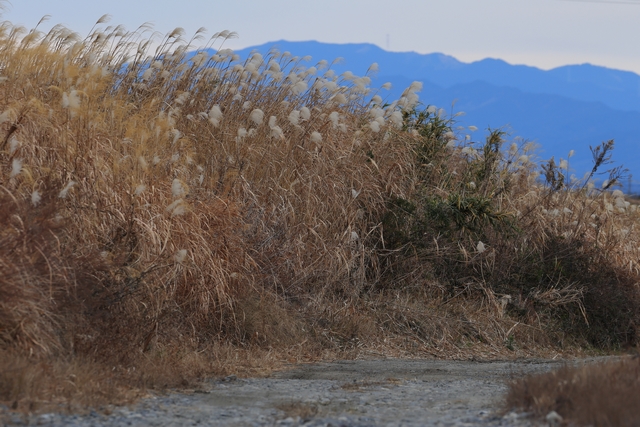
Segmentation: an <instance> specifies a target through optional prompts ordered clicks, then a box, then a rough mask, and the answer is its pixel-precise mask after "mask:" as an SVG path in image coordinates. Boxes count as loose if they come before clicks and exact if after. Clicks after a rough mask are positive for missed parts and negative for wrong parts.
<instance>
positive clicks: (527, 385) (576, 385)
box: [504, 356, 640, 426]
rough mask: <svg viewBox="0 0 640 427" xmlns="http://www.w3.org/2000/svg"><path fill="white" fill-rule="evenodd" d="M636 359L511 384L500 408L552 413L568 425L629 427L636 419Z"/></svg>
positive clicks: (639, 373) (639, 381)
mask: <svg viewBox="0 0 640 427" xmlns="http://www.w3.org/2000/svg"><path fill="white" fill-rule="evenodd" d="M639 361H640V359H639V358H638V357H637V356H636V357H634V358H624V359H622V360H614V361H608V362H600V363H585V364H584V365H583V366H564V367H562V368H560V369H558V370H556V371H553V372H550V373H546V374H540V375H532V376H527V377H524V378H520V379H516V380H513V381H511V383H510V387H509V392H508V394H507V398H506V401H505V404H504V408H505V409H506V410H512V409H516V408H517V409H520V410H524V411H527V412H530V413H532V414H533V415H534V416H536V417H539V418H544V417H545V416H546V415H547V414H548V413H550V412H551V411H556V412H557V413H558V414H559V415H560V416H562V417H563V419H564V422H565V423H567V424H569V425H585V426H586V425H597V426H633V425H637V422H638V418H639V417H640V412H639V411H640V409H638V408H640V393H638V391H639V390H638V389H639V387H640V363H639Z"/></svg>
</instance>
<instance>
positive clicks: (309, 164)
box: [0, 19, 640, 401]
mask: <svg viewBox="0 0 640 427" xmlns="http://www.w3.org/2000/svg"><path fill="white" fill-rule="evenodd" d="M103 23H104V20H103V19H101V20H100V21H98V25H101V24H103ZM145 31H147V29H145V28H141V29H140V30H138V31H136V32H126V31H124V30H123V29H122V28H121V27H106V28H101V27H99V28H97V29H95V30H93V31H92V32H91V33H90V34H89V36H87V37H86V38H81V37H79V36H78V35H77V34H75V33H73V32H71V31H69V30H68V29H66V28H64V27H61V26H56V27H54V28H53V29H52V30H51V31H50V32H48V33H46V34H42V33H40V32H38V31H37V30H32V31H30V32H26V31H24V30H23V29H21V28H18V27H14V26H13V25H11V24H10V23H7V22H5V23H3V24H2V25H1V26H0V64H1V71H0V176H1V178H0V179H1V187H0V352H1V353H0V355H1V356H2V357H6V358H11V360H14V361H17V362H15V363H17V364H18V365H20V363H22V362H21V361H23V360H34V361H38V363H41V362H42V361H51V360H54V361H55V360H67V361H68V360H76V359H77V360H83V361H89V362H88V363H94V364H96V366H98V365H101V364H104V365H105V366H110V367H113V369H112V370H111V371H112V372H121V373H123V374H122V376H123V378H126V379H127V381H132V380H131V378H138V379H139V380H140V381H142V383H143V384H148V383H149V381H150V380H149V379H148V378H147V377H145V375H147V374H145V372H147V373H148V372H151V371H153V369H154V368H153V366H156V369H157V366H158V365H159V364H162V363H165V364H168V365H171V366H174V367H177V368H180V369H185V370H188V369H187V366H194V365H197V366H199V367H198V369H195V370H194V371H193V372H194V373H193V375H195V376H197V375H203V374H204V373H207V372H208V373H211V372H212V370H215V369H220V370H225V369H227V370H228V369H234V368H232V367H230V365H229V363H231V362H229V360H235V359H234V357H236V358H237V354H238V351H241V350H242V351H246V352H248V353H251V352H253V353H256V354H257V353H259V351H262V352H263V353H260V354H263V355H264V354H266V355H268V356H264V357H276V358H278V357H280V358H283V357H294V358H295V359H300V358H318V357H323V355H327V354H333V355H335V354H341V355H343V356H344V355H353V354H356V353H358V352H365V353H366V352H371V354H380V353H387V354H392V353H393V354H407V353H410V354H432V355H437V356H442V357H465V355H469V354H473V353H474V352H475V353H478V352H480V353H482V354H484V355H485V356H486V357H492V356H496V355H505V354H510V353H513V354H524V353H526V354H532V353H535V352H540V351H543V350H542V349H554V350H557V351H562V350H563V349H568V348H576V347H580V346H592V347H595V348H599V349H615V348H619V347H621V346H628V345H634V344H635V343H636V341H637V338H638V333H637V330H636V324H637V322H638V307H639V305H638V259H639V257H638V255H639V254H638V251H639V246H640V241H639V238H638V236H639V234H638V230H637V227H636V224H637V221H638V215H639V213H638V210H637V209H636V205H635V204H634V203H632V202H630V201H629V200H627V197H625V196H624V195H623V194H622V193H621V192H620V191H618V190H616V191H611V190H612V189H613V187H611V188H609V186H613V185H614V184H615V182H616V180H617V179H619V178H620V175H621V173H622V172H623V171H621V170H620V169H614V170H611V171H610V174H611V176H610V177H609V180H608V182H607V185H605V187H606V188H604V189H597V188H595V187H594V186H593V183H592V178H593V175H594V174H595V173H597V172H598V171H599V170H601V169H602V168H603V166H605V165H606V163H607V161H608V160H609V156H610V153H611V150H612V149H613V143H612V142H607V143H604V144H602V145H600V146H598V147H596V148H594V149H593V153H594V161H595V163H594V171H593V173H592V175H591V176H589V177H586V178H585V179H584V180H576V179H572V178H571V177H569V171H570V169H569V165H568V163H567V161H561V162H560V164H559V165H556V164H555V163H554V162H553V160H551V161H550V162H548V163H546V164H544V167H543V168H542V169H541V168H540V166H539V165H538V163H537V162H536V160H535V158H534V157H533V156H534V155H535V150H534V147H533V144H531V143H529V142H525V141H521V142H518V141H515V142H509V141H508V140H507V135H505V134H504V132H502V131H501V130H489V131H488V135H487V136H486V139H485V140H484V141H483V142H474V141H473V140H472V139H471V138H470V137H469V138H467V137H466V136H465V134H469V135H470V134H472V133H474V132H472V131H473V129H461V128H458V127H456V123H455V117H449V116H447V115H446V113H445V112H444V111H443V110H437V109H435V108H434V107H423V106H422V105H421V104H419V103H418V96H417V94H416V93H417V92H418V91H419V90H420V84H418V83H414V84H413V85H411V87H409V88H407V90H406V91H405V92H404V94H403V96H402V98H401V99H399V100H396V101H389V100H386V99H384V87H383V88H381V89H379V90H374V89H371V88H370V87H369V84H370V76H371V75H372V74H373V73H375V72H376V71H377V66H376V65H375V64H374V65H372V67H371V68H370V70H369V71H368V75H367V76H364V77H358V76H354V75H353V74H351V73H345V74H342V75H336V74H335V73H333V72H332V70H331V63H328V62H327V61H324V60H323V61H319V62H317V63H315V65H311V66H310V63H309V60H310V58H299V57H292V56H291V55H290V54H288V53H287V52H284V53H281V52H277V51H276V50H274V51H272V52H270V53H269V54H268V55H266V56H263V55H261V54H259V53H257V52H256V53H253V54H252V55H251V56H250V57H249V58H239V57H238V56H237V55H235V54H234V53H233V52H232V51H230V50H228V49H224V48H222V47H221V45H222V44H223V42H224V40H226V39H227V38H228V37H230V36H232V35H233V34H232V33H229V32H227V31H224V32H222V33H219V34H216V35H214V36H213V37H212V38H211V40H210V41H209V43H208V44H206V46H205V48H202V49H196V48H195V43H200V41H201V39H202V34H201V33H199V34H197V35H196V36H195V37H194V38H192V39H191V40H190V41H188V42H185V41H184V40H183V32H182V31H181V30H180V29H177V30H175V31H174V32H172V33H171V34H169V35H167V36H166V37H165V38H164V39H162V40H161V41H160V42H159V43H156V44H153V42H152V40H151V39H147V38H145V34H146V33H145ZM214 46H217V48H213V47H214ZM541 170H542V172H543V177H542V179H541V174H540V172H541ZM572 346H573V347H572ZM230 348H231V349H232V350H229V349H230ZM233 349H235V350H233ZM545 351H546V350H545ZM234 352H235V353H234ZM354 352H355V353H354ZM518 352H520V353H518ZM522 352H524V353H522ZM527 352H528V353H527ZM223 353H224V354H226V355H227V356H228V355H229V354H231V356H229V358H225V357H227V356H225V357H222V356H221V355H222V354H223ZM248 353H245V354H248ZM233 354H235V356H233ZM274 354H275V355H280V356H273V355H274ZM287 355H288V356H287ZM291 355H293V356H291ZM203 359H204V360H208V361H211V360H217V361H218V364H217V365H216V368H215V369H214V368H213V367H212V365H211V364H207V363H208V362H207V363H204V362H203ZM7 360H8V359H7ZM15 363H13V364H9V363H7V364H4V366H3V367H2V369H3V370H4V371H3V373H2V375H3V378H5V379H6V378H11V376H12V375H14V374H15V372H27V371H28V369H29V368H28V367H27V368H25V369H26V371H25V370H24V369H23V370H15V369H13V370H12V369H11V368H9V367H10V366H14V365H15ZM34 363H35V362H34ZM42 363H44V362H42ZM83 363H84V362H83ZM235 363H240V362H237V361H236V362H235ZM265 363H266V362H265ZM27 365H28V364H27ZM28 366H30V365H28ZM116 367H117V369H116ZM136 368H137V369H138V370H137V371H136V372H137V373H136V374H135V375H134V374H132V372H133V371H132V370H135V369H136ZM52 371H55V370H52ZM21 375H22V374H21ZM25 375H26V374H25ZM52 375H53V374H52ZM159 375H162V374H159ZM54 376H55V375H54ZM177 377H179V378H181V376H180V375H178V376H177ZM25 378H26V377H25ZM23 379H24V378H23ZM21 381H22V380H21ZM29 381H30V380H29ZM29 381H27V380H26V379H24V381H23V382H26V383H28V382H29ZM4 382H5V384H9V381H8V380H7V381H4ZM151 382H153V381H151ZM160 383H162V384H164V383H163V382H162V381H160ZM11 384H17V385H14V386H11V387H8V388H6V389H4V390H0V392H2V395H1V397H0V399H3V400H16V401H17V400H19V399H20V398H22V397H21V396H24V394H25V393H26V391H25V390H27V389H28V387H27V386H25V385H24V384H23V385H20V384H22V383H21V382H20V381H18V382H17V383H16V382H14V383H11ZM154 384H155V383H154Z"/></svg>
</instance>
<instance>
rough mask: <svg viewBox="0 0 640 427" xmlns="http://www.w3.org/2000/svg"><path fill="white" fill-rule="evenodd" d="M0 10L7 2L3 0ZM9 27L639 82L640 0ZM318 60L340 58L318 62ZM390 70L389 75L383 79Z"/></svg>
mask: <svg viewBox="0 0 640 427" xmlns="http://www.w3.org/2000/svg"><path fill="white" fill-rule="evenodd" d="M0 1H1V0H0ZM8 3H9V4H7V5H6V9H5V11H4V12H3V14H2V20H8V21H10V22H12V23H13V24H19V25H23V26H25V27H27V29H31V28H33V27H34V26H35V25H36V24H37V23H38V21H39V20H40V18H42V17H43V16H44V15H51V19H50V20H49V21H48V22H47V23H46V24H44V25H42V27H41V29H44V30H46V29H48V28H50V27H51V26H52V25H53V24H64V25H66V26H67V27H68V28H70V29H72V30H74V31H76V32H78V33H80V34H81V35H83V36H84V35H86V34H87V33H88V32H89V30H90V29H91V27H92V26H93V24H94V23H95V22H96V21H97V20H98V18H100V17H101V16H102V15H103V14H105V13H108V14H110V15H112V20H111V22H110V23H109V25H114V26H115V25H118V24H122V25H124V26H125V27H126V28H127V29H128V30H135V29H136V28H137V27H138V26H140V25H141V24H143V23H145V22H151V23H153V24H154V29H155V30H156V31H159V32H161V33H167V32H170V31H171V30H173V29H174V28H175V27H182V28H184V29H185V30H186V32H187V36H189V37H190V36H191V35H193V34H194V33H195V32H196V30H197V29H198V28H200V27H205V28H207V30H208V35H209V36H210V35H212V34H213V33H215V32H218V31H222V30H231V31H235V32H237V33H238V34H239V36H240V37H239V38H238V39H235V40H230V41H228V42H227V43H226V44H225V47H230V48H236V49H240V48H244V47H248V46H253V45H258V44H263V43H266V42H270V41H276V40H282V39H285V40H290V41H306V40H318V41H321V42H330V43H362V42H368V43H373V44H376V45H378V46H380V47H382V48H383V49H387V50H391V51H396V52H406V51H415V52H418V53H431V52H442V53H445V54H448V55H452V56H455V57H456V58H458V59H459V60H461V61H464V62H471V61H475V60H479V59H483V58H487V57H491V58H500V59H504V60H505V61H507V62H509V63H512V64H526V65H533V66H536V67H540V68H544V69H549V68H553V67H557V66H560V65H567V64H580V63H586V62H588V63H591V64H594V65H602V66H606V67H610V68H618V69H623V70H629V71H634V72H636V73H638V74H640V0H580V1H577V0H433V1H432V0H395V1H393V0H269V1H263V0H224V1H220V0H110V1H109V0H107V1H97V0H11V1H10V2H8ZM314 59H317V60H320V59H328V60H332V59H334V58H314ZM381 71H383V70H381Z"/></svg>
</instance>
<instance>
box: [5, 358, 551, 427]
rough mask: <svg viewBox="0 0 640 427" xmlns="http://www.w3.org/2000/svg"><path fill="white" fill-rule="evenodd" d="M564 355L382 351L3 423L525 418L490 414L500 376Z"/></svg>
mask: <svg viewBox="0 0 640 427" xmlns="http://www.w3.org/2000/svg"><path fill="white" fill-rule="evenodd" d="M561 363H562V362H559V361H548V360H547V361H538V360H527V361H509V362H476V361H443V360H394V359H387V360H367V361H341V362H333V363H322V364H313V365H296V366H293V367H292V368H291V369H290V370H286V371H282V372H276V373H274V374H273V375H272V376H271V377H270V378H250V379H239V378H236V377H234V376H231V377H227V378H224V379H218V380H211V381H209V382H207V383H206V384H205V386H204V387H203V389H202V390H197V391H193V392H190V393H176V394H169V395H161V396H156V397H152V398H148V399H144V400H142V401H141V402H139V403H138V404H137V405H135V406H133V407H129V408H126V407H124V408H115V409H113V411H112V412H111V413H110V414H109V415H104V414H99V413H96V412H91V413H89V414H86V415H61V414H44V415H38V416H32V417H26V418H25V417H24V416H19V415H16V414H9V415H8V418H6V419H5V422H7V421H8V422H9V423H10V424H14V425H41V426H54V427H61V426H82V427H89V426H127V425H130V426H530V425H532V424H531V423H530V421H528V420H527V419H526V417H525V416H521V415H520V416H519V415H516V414H515V413H511V414H508V415H506V416H501V415H499V414H497V413H496V412H495V411H496V409H497V408H498V404H499V401H500V399H501V397H502V396H503V394H504V392H505V391H506V385H505V380H507V379H508V378H509V377H510V376H512V375H522V374H525V373H534V372H544V371H547V370H550V369H552V368H554V367H558V366H560V365H561ZM2 412H4V410H3V408H0V413H2ZM5 415H6V414H5ZM0 420H2V418H1V417H0Z"/></svg>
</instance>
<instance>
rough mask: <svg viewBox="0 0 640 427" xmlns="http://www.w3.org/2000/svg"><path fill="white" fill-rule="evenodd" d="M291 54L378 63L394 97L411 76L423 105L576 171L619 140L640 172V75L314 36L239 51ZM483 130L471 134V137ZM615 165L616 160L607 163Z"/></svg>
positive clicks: (377, 80) (353, 64)
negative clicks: (596, 150)
mask: <svg viewBox="0 0 640 427" xmlns="http://www.w3.org/2000/svg"><path fill="white" fill-rule="evenodd" d="M273 48H276V49H277V50H278V51H280V52H285V51H288V52H290V53H291V54H292V55H294V56H300V57H303V56H307V55H309V56H311V57H312V60H310V61H309V62H308V66H312V65H315V64H316V63H317V62H318V61H320V60H322V59H326V60H328V61H329V62H331V61H333V60H334V59H336V58H343V59H342V60H341V61H340V62H338V63H334V64H332V66H331V68H332V69H333V70H334V71H336V72H337V73H342V72H345V71H351V72H353V73H354V74H356V75H364V74H365V73H366V72H367V70H368V68H369V66H370V65H371V64H372V63H373V62H376V63H378V65H379V71H378V73H377V75H375V74H374V75H372V76H371V77H372V85H371V86H372V87H373V88H375V87H379V86H381V85H382V84H383V83H385V82H391V83H392V89H391V90H390V91H380V95H381V96H382V97H383V98H385V99H387V100H389V101H391V100H394V99H397V98H398V97H399V96H400V94H401V93H402V91H403V90H404V88H406V87H408V86H409V85H410V84H411V82H412V81H416V80H417V81H421V82H423V84H424V85H423V90H422V92H421V93H420V100H421V102H422V103H424V104H425V105H436V106H438V107H443V108H445V109H446V110H447V111H449V112H454V113H455V112H464V113H465V114H464V115H463V116H461V117H458V118H457V121H458V125H461V126H469V125H474V126H477V127H478V128H479V129H480V130H486V129H488V128H491V129H496V128H504V129H505V130H507V131H508V132H509V134H510V135H511V137H515V136H520V137H522V138H525V139H527V140H532V141H535V142H536V143H538V145H539V146H540V147H541V148H540V150H539V152H538V155H539V157H540V158H542V159H548V158H550V157H552V156H553V157H555V159H556V161H559V159H560V158H565V159H566V158H567V154H568V152H569V151H570V150H575V152H576V155H575V157H572V158H571V159H570V166H571V169H572V172H573V173H575V175H576V176H579V177H580V176H583V175H584V174H585V173H586V172H588V171H590V170H591V166H592V162H591V159H592V157H591V152H590V150H589V146H596V145H598V144H600V143H601V142H603V141H606V140H609V139H614V140H615V142H616V144H615V150H614V153H613V161H614V164H613V165H612V166H616V165H619V164H623V165H624V167H626V168H628V169H629V171H630V173H631V174H632V176H634V177H638V178H640V156H639V154H640V76H639V75H637V74H635V73H632V72H628V71H620V70H614V69H610V68H605V67H599V66H594V65H589V64H582V65H567V66H563V67H559V68H554V69H552V70H549V71H545V70H541V69H538V68H535V67H530V66H524V65H510V64H508V63H507V62H505V61H502V60H498V59H483V60H481V61H477V62H472V63H464V62H461V61H458V60H457V59H455V58H454V57H452V56H448V55H444V54H442V53H431V54H418V53H415V52H387V51H384V50H383V49H380V48H379V47H377V46H375V45H372V44H329V43H320V42H316V41H308V42H288V41H282V40H281V41H276V42H270V43H265V44H263V45H260V46H254V47H250V48H246V49H242V50H236V53H237V54H238V55H240V56H241V57H242V58H245V57H247V56H248V55H249V53H250V52H252V51H258V52H260V53H262V54H263V55H266V54H267V53H268V52H269V51H270V50H271V49H273ZM484 134H486V132H484V133H483V132H481V131H477V132H474V133H471V137H472V140H474V141H478V140H482V139H483V135H484ZM609 167H611V166H609ZM625 190H627V191H629V190H630V191H633V192H638V191H640V181H637V180H636V179H633V180H632V181H630V182H625Z"/></svg>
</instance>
